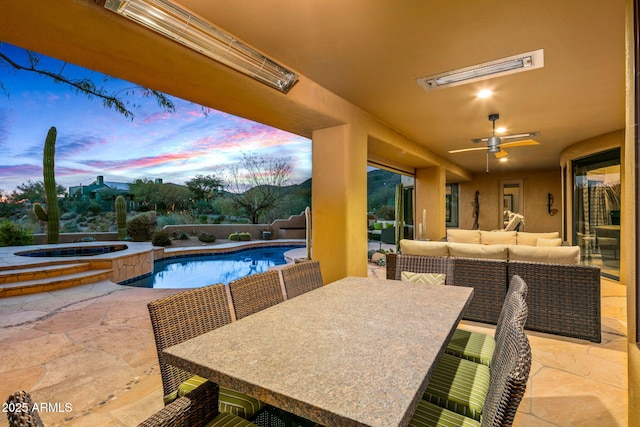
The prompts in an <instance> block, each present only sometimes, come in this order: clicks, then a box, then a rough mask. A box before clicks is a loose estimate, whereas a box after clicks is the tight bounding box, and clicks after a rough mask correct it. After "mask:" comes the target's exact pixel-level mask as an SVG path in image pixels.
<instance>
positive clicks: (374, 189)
mask: <svg viewBox="0 0 640 427" xmlns="http://www.w3.org/2000/svg"><path fill="white" fill-rule="evenodd" d="M398 184H400V175H398V174H397V173H393V172H388V171H385V170H382V169H375V170H372V171H370V172H369V173H367V210H368V211H369V212H375V211H377V210H378V208H380V206H395V203H396V185H398Z"/></svg>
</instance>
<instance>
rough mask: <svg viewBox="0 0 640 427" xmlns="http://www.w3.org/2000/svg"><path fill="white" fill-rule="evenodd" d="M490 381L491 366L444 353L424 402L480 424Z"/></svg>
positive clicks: (430, 382) (425, 394)
mask: <svg viewBox="0 0 640 427" xmlns="http://www.w3.org/2000/svg"><path fill="white" fill-rule="evenodd" d="M489 378H490V373H489V367H488V366H486V365H481V364H479V363H475V362H471V361H469V360H466V359H461V358H459V357H456V356H452V355H450V354H443V355H442V358H441V359H440V361H439V362H438V365H437V366H436V368H435V370H434V372H433V376H432V377H431V380H430V381H429V385H428V386H427V390H426V391H425V393H424V396H423V399H425V400H427V401H429V402H431V403H434V404H436V405H438V406H442V407H443V408H446V409H449V410H450V411H453V412H457V413H458V414H460V415H464V416H466V417H469V418H473V419H475V420H478V421H480V416H481V415H482V407H483V406H484V401H485V399H486V397H487V392H488V391H489Z"/></svg>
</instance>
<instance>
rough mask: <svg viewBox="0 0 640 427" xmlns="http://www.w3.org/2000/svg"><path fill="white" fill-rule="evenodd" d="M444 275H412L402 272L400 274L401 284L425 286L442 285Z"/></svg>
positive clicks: (411, 273)
mask: <svg viewBox="0 0 640 427" xmlns="http://www.w3.org/2000/svg"><path fill="white" fill-rule="evenodd" d="M446 278H447V275H446V274H438V273H413V272H411V271H403V272H402V273H401V274H400V280H401V281H402V282H416V283H425V284H427V285H444V282H445V279H446Z"/></svg>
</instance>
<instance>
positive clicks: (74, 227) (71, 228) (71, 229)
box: [60, 222, 80, 233]
mask: <svg viewBox="0 0 640 427" xmlns="http://www.w3.org/2000/svg"><path fill="white" fill-rule="evenodd" d="M60 231H62V232H63V233H77V232H79V231H80V227H79V226H78V224H77V223H75V222H68V223H66V224H65V225H63V226H62V229H61V230H60Z"/></svg>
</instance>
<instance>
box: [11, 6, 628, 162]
mask: <svg viewBox="0 0 640 427" xmlns="http://www.w3.org/2000/svg"><path fill="white" fill-rule="evenodd" d="M41 3H45V4H41ZM48 3H56V5H57V6H56V7H54V6H51V5H47V4H48ZM98 3H99V2H98ZM176 3H179V4H181V5H182V6H184V8H186V9H189V10H191V11H192V12H194V13H195V14H197V15H200V16H201V17H203V18H204V19H206V20H208V21H210V22H212V23H213V24H215V25H216V26H218V27H219V28H221V29H223V30H225V31H227V32H229V33H231V34H233V35H235V36H237V37H238V38H239V39H241V40H243V41H244V42H246V43H247V44H249V45H252V46H254V47H255V48H257V49H258V50H260V51H262V52H263V53H265V54H266V55H268V56H269V57H271V58H272V59H274V60H276V61H278V62H280V63H282V64H283V65H285V66H287V67H289V68H291V69H293V70H295V71H296V72H298V73H300V74H301V76H302V77H301V81H300V83H298V85H297V86H294V88H293V89H292V90H291V92H290V93H289V94H288V95H282V94H280V93H278V92H277V91H274V90H273V89H270V88H267V87H266V86H264V87H263V86H262V85H258V86H256V85H254V84H253V83H250V82H249V80H248V79H246V78H244V77H240V78H238V77H237V76H235V75H234V73H229V72H228V71H224V72H223V71H220V69H221V68H223V67H220V66H217V65H215V64H214V65H211V63H210V61H208V60H206V59H204V58H202V57H199V55H197V54H192V53H191V52H188V51H186V50H185V49H182V48H178V47H175V48H174V47H172V46H171V47H170V45H171V44H172V43H171V42H166V41H164V40H161V39H162V38H161V37H155V36H153V35H151V37H150V36H149V33H148V32H146V30H144V29H141V28H140V29H132V30H131V31H129V32H127V33H124V34H122V32H121V31H116V30H114V25H118V23H119V22H121V21H122V18H121V17H118V16H117V15H115V14H112V13H111V12H108V11H105V13H102V10H99V9H100V6H99V5H96V4H94V2H93V1H90V0H64V1H60V2H35V1H33V0H8V1H7V2H6V4H3V9H4V10H3V15H4V18H3V17H0V40H3V41H7V42H12V43H15V44H18V45H20V46H23V47H26V48H31V49H34V50H39V51H41V52H42V53H45V54H48V55H52V56H57V57H60V58H62V59H67V60H69V61H72V62H76V63H79V64H80V65H84V66H88V67H92V68H94V69H98V70H100V71H104V72H109V73H111V74H114V75H117V76H120V77H123V78H127V79H129V80H132V81H136V82H138V83H141V84H145V85H148V86H152V87H156V88H158V89H160V90H164V91H166V92H168V93H172V94H176V95H178V96H182V97H184V98H187V99H191V100H193V101H196V102H200V103H203V104H206V105H209V106H211V107H213V108H220V109H224V110H225V111H228V112H230V113H233V114H238V115H241V116H244V117H247V118H251V119H254V120H258V121H263V122H267V123H268V124H270V125H272V126H278V127H281V128H283V129H286V130H289V131H293V132H296V133H299V134H302V135H305V136H310V132H311V131H313V130H314V129H320V128H322V127H326V126H332V125H336V124H338V121H336V119H335V118H333V117H331V115H330V114H326V115H323V114H321V113H318V112H317V111H310V110H307V109H306V107H305V106H304V105H303V104H302V103H300V102H298V99H299V98H300V97H303V96H304V97H310V96H313V92H312V91H311V90H310V89H309V88H308V87H307V86H305V83H303V80H304V79H310V80H313V81H314V82H315V83H317V84H318V85H319V86H322V87H324V88H325V89H327V90H328V91H330V92H332V93H334V94H336V95H338V96H340V97H342V98H344V99H345V100H347V101H349V102H351V103H352V104H354V105H356V106H357V107H359V108H361V109H362V110H364V111H366V112H368V113H369V114H371V115H372V116H374V117H376V118H378V119H379V120H380V121H381V122H382V123H385V124H386V125H388V126H389V127H391V128H392V129H395V130H396V131H397V132H399V133H400V134H403V135H405V136H407V137H408V138H410V139H412V140H414V141H416V142H417V143H418V144H420V145H423V146H425V147H428V148H429V149H430V150H432V151H434V152H435V153H436V154H438V155H440V156H442V157H444V158H445V159H447V160H449V161H450V162H453V163H455V164H457V165H460V166H462V167H463V168H466V169H467V170H469V171H472V172H480V171H484V168H485V162H486V158H485V154H484V152H482V151H475V152H470V153H462V154H448V153H447V150H451V149H455V148H464V147H473V146H474V145H473V144H472V143H471V141H470V139H471V138H475V137H481V136H487V135H489V134H490V131H491V122H489V121H488V120H487V116H488V114H490V113H499V114H500V120H499V122H498V123H497V124H498V125H501V126H505V127H506V128H507V129H508V131H509V132H510V133H516V132H524V131H540V132H541V134H540V136H538V137H537V138H536V140H537V141H538V142H540V145H538V146H533V147H522V148H514V149H511V150H508V152H509V162H508V163H505V164H501V163H500V164H499V163H497V162H495V161H492V166H491V169H492V170H495V171H500V170H518V169H540V168H553V167H558V166H559V156H560V153H561V151H562V150H563V149H564V148H566V147H567V146H569V145H571V144H574V143H576V142H579V141H583V140H585V139H588V138H591V137H594V136H597V135H601V134H604V133H607V132H611V131H614V130H618V129H621V128H624V126H625V111H624V105H625V43H624V31H625V1H624V0H610V1H607V2H603V1H602V0H564V1H561V2H558V1H552V0H534V1H495V0H494V1H488V0H479V1H466V2H451V1H448V0H433V1H423V0H405V1H402V2H398V1H388V0H349V1H338V0H322V1H310V0H309V1H300V0H270V1H256V0H235V1H232V2H229V1H206V2H203V1H198V0H176ZM60 4H64V5H63V6H60ZM70 23H72V24H73V25H70ZM136 37H140V40H143V39H142V37H144V40H145V42H144V43H136V42H135V41H136ZM167 49H171V52H173V51H175V54H174V55H167V54H166V52H167ZM536 49H544V56H545V58H544V60H545V66H544V68H542V69H538V70H533V71H528V72H523V73H517V74H513V75H509V76H504V77H499V78H494V79H490V80H485V81H483V82H477V83H471V84H467V85H462V86H457V87H452V88H446V89H439V90H436V91H432V92H429V93H427V92H424V91H423V90H422V89H421V88H420V87H419V86H418V84H417V83H416V81H415V79H416V78H418V77H422V76H426V75H430V74H435V73H439V72H444V71H449V70H453V69H457V68H462V67H466V66H471V65H474V64H479V63H482V62H486V61H490V60H494V59H499V58H503V57H506V56H510V55H514V54H518V53H523V52H528V51H532V50H536ZM210 80H212V81H213V80H214V81H215V82H214V83H211V82H209V81H210ZM482 88H490V89H492V90H493V92H494V95H493V96H492V97H491V98H488V99H482V100H481V99H478V98H476V97H475V94H476V93H477V92H478V91H479V90H480V89H482ZM302 91H304V94H302V93H300V92H302ZM296 92H298V93H297V94H296ZM370 150H371V151H372V154H374V155H378V156H381V157H385V158H389V159H390V160H393V161H395V162H398V163H405V164H410V165H412V166H420V164H419V160H418V159H415V158H403V157H402V154H401V153H400V154H395V153H394V151H393V150H391V151H389V150H386V149H385V145H384V143H379V141H376V143H375V144H371V145H370Z"/></svg>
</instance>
